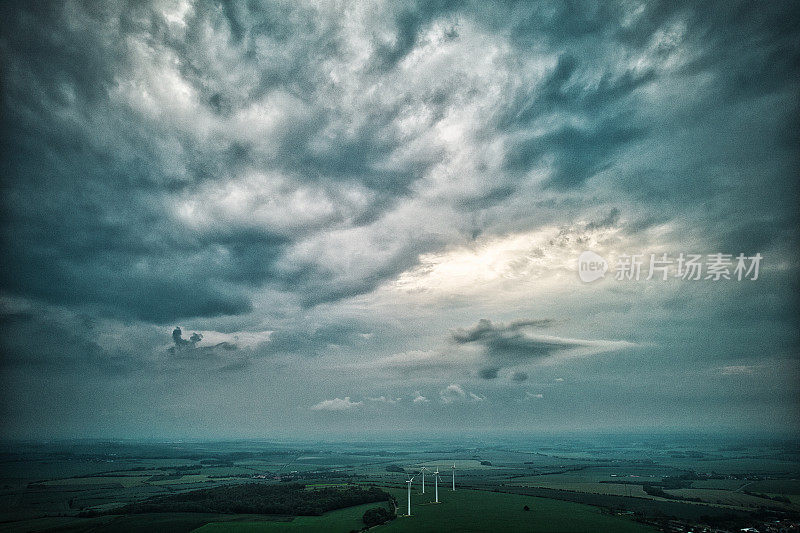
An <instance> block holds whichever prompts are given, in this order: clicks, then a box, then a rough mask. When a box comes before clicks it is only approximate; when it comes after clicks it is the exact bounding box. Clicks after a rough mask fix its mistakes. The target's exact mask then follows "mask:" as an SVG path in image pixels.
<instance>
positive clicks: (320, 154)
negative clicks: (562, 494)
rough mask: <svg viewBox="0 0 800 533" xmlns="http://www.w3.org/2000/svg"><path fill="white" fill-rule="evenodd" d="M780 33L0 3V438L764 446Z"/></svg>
mask: <svg viewBox="0 0 800 533" xmlns="http://www.w3.org/2000/svg"><path fill="white" fill-rule="evenodd" d="M798 43H800V8H798V6H797V4H795V3H793V2H788V1H787V2H776V1H767V2H759V3H752V2H737V1H727V0H726V1H720V2H702V3H700V2H675V1H664V2H658V1H654V2H637V1H620V2H615V1H609V2H567V3H564V2H558V1H542V2H536V3H529V2H511V1H509V2H484V1H475V2H439V1H419V2H412V1H394V0H393V1H376V2H348V1H326V0H319V1H315V2H303V1H293V0H292V1H288V0H287V1H264V2H260V1H248V2H237V3H234V2H211V1H207V2H206V1H197V2H193V1H189V0H177V1H150V2H90V1H85V2H80V1H72V0H67V1H64V2H33V3H30V2H15V1H10V2H3V3H2V5H0V68H1V69H2V76H0V87H1V89H0V98H1V99H2V103H1V104H0V105H1V106H2V107H1V108H0V185H1V186H2V195H0V206H1V207H0V216H1V217H2V226H1V232H0V235H2V254H0V255H1V256H0V417H2V418H0V420H2V424H0V437H2V438H12V439H16V438H75V437H93V438H94V437H98V438H148V439H149V438H170V439H180V438H273V437H291V436H302V437H314V436H322V437H326V436H327V437H330V436H335V435H347V436H349V437H350V438H353V437H355V438H358V437H359V436H362V435H371V434H376V433H384V434H392V433H408V432H414V433H420V434H428V435H431V436H436V435H437V434H442V433H447V432H451V433H452V432H476V433H492V432H494V433H500V432H523V433H525V432H527V433H541V432H553V431H612V432H614V431H637V430H659V431H672V430H682V431H738V432H745V433H747V432H792V431H794V430H796V428H797V427H798V423H799V422H800V409H799V408H800V405H798V402H800V394H799V393H800V385H798V384H799V383H800V380H799V379H798V377H800V376H798V374H799V372H798V356H800V353H798V352H799V350H798V348H799V347H800V333H799V332H798V331H799V328H798V310H799V307H798V293H799V292H800V291H798V289H800V277H798V267H799V266H800V264H799V263H800V262H799V261H798V256H797V254H796V252H795V250H796V249H797V248H798V235H797V234H798V232H797V230H798V213H797V205H800V203H799V202H798V200H799V199H800V198H799V196H800V195H799V194H798V175H799V174H798V170H799V169H800V164H799V163H800V153H799V152H798V147H799V146H800V135H799V134H798V131H799V130H798V126H799V125H800V124H798V122H799V119H798V117H800V112H798V111H800V110H799V109H798V107H799V104H800V102H798V98H799V95H800V46H799V45H798ZM584 251H591V252H592V253H593V254H596V255H591V257H592V258H594V260H593V261H594V263H595V265H594V266H596V265H601V268H602V265H606V270H605V271H603V270H601V271H600V274H599V276H600V277H599V279H595V280H593V281H585V280H584V279H583V278H584V273H585V272H588V270H586V271H584V270H581V267H580V265H581V262H580V261H579V256H581V253H582V252H584ZM651 254H652V255H651ZM664 254H666V256H665V255H664ZM681 254H684V255H683V256H681ZM690 254H695V264H699V266H700V269H701V270H700V275H699V278H700V279H695V276H693V275H688V276H687V275H686V273H687V271H686V270H685V269H684V267H685V266H686V265H685V263H684V260H688V259H689V258H690ZM715 254H724V255H722V256H718V255H715ZM740 254H742V255H741V257H742V259H741V260H740V259H738V258H739V256H740ZM715 257H716V259H715ZM637 258H638V259H637ZM679 258H680V259H679ZM756 258H758V259H756ZM658 260H663V261H664V262H663V263H660V262H658ZM637 261H638V262H640V263H641V267H640V268H641V275H640V276H638V278H639V279H636V278H637V276H635V275H634V271H633V270H626V267H625V265H626V264H630V265H634V264H637ZM740 263H741V264H740ZM665 265H666V269H659V268H655V269H653V274H654V275H652V276H651V275H650V274H651V268H652V267H659V266H665ZM590 266H591V265H590ZM590 266H587V267H586V268H590ZM741 266H744V267H745V268H744V269H742V268H739V267H741ZM756 266H758V270H757V271H756V269H755V267H756ZM714 272H717V274H714ZM723 274H724V275H723ZM664 277H666V278H667V279H664ZM618 278H621V279H618ZM647 278H650V279H647ZM727 278H729V279H727ZM740 278H741V279H740Z"/></svg>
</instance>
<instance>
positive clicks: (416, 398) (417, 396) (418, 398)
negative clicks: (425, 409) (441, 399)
mask: <svg viewBox="0 0 800 533" xmlns="http://www.w3.org/2000/svg"><path fill="white" fill-rule="evenodd" d="M429 401H430V400H429V399H427V398H426V397H425V396H423V395H422V394H420V392H419V391H415V392H414V400H413V402H414V403H428V402H429Z"/></svg>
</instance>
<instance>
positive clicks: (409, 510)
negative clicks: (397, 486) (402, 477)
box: [406, 476, 414, 516]
mask: <svg viewBox="0 0 800 533" xmlns="http://www.w3.org/2000/svg"><path fill="white" fill-rule="evenodd" d="M412 481H414V476H411V479H409V480H408V481H406V483H408V516H411V482H412Z"/></svg>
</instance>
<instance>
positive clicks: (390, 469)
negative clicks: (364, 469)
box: [386, 465, 406, 472]
mask: <svg viewBox="0 0 800 533" xmlns="http://www.w3.org/2000/svg"><path fill="white" fill-rule="evenodd" d="M386 471H387V472H405V471H406V469H405V468H403V467H402V466H397V465H389V466H387V467H386Z"/></svg>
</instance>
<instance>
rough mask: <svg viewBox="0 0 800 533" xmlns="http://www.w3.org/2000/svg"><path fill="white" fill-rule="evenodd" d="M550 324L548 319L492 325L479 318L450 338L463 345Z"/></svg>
mask: <svg viewBox="0 0 800 533" xmlns="http://www.w3.org/2000/svg"><path fill="white" fill-rule="evenodd" d="M552 324H553V320H552V319H549V318H542V319H522V320H515V321H513V322H509V323H508V324H503V323H493V322H492V321H491V320H488V319H486V318H481V319H480V320H478V323H477V324H475V325H474V326H472V327H469V328H466V329H457V330H455V331H454V332H453V333H452V338H453V340H454V341H455V342H457V343H458V344H465V343H468V342H476V341H484V340H487V339H492V338H496V337H498V336H503V335H513V334H516V333H517V332H519V331H520V330H524V329H525V328H546V327H548V326H550V325H552Z"/></svg>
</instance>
